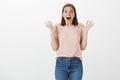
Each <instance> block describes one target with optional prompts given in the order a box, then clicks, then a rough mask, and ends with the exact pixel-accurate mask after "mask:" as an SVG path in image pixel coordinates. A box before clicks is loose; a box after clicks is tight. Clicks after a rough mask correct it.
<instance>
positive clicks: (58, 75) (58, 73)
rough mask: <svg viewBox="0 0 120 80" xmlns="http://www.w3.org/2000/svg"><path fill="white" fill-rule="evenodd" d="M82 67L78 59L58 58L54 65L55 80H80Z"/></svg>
mask: <svg viewBox="0 0 120 80" xmlns="http://www.w3.org/2000/svg"><path fill="white" fill-rule="evenodd" d="M82 75H83V66H82V61H81V60H80V58H77V57H71V58H67V57H58V58H57V59H56V65H55V79H56V80H82Z"/></svg>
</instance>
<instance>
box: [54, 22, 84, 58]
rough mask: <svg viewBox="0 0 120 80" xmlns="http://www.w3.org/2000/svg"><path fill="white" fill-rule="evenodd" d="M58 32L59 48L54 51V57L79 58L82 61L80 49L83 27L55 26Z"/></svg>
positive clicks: (79, 25)
mask: <svg viewBox="0 0 120 80" xmlns="http://www.w3.org/2000/svg"><path fill="white" fill-rule="evenodd" d="M55 27H56V30H57V32H58V40H59V48H58V50H57V51H56V57H79V58H80V59H82V51H81V47H80V40H81V30H82V27H83V25H82V24H80V23H79V24H78V25H77V26H69V27H68V26H62V25H60V24H56V25H55Z"/></svg>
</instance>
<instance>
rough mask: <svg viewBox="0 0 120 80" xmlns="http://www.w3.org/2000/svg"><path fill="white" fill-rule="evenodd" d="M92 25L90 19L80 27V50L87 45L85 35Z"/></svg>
mask: <svg viewBox="0 0 120 80" xmlns="http://www.w3.org/2000/svg"><path fill="white" fill-rule="evenodd" d="M93 25H94V23H92V21H87V23H86V25H85V26H84V27H82V30H81V41H80V46H81V49H82V50H85V49H86V46H87V36H88V31H89V29H90V28H91V27H92V26H93Z"/></svg>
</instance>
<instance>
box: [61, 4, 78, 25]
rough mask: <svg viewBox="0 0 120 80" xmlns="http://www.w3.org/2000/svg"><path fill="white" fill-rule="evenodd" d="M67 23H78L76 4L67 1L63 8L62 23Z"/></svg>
mask: <svg viewBox="0 0 120 80" xmlns="http://www.w3.org/2000/svg"><path fill="white" fill-rule="evenodd" d="M66 23H71V24H72V25H78V20H77V14H76V9H75V7H74V5H72V4H70V3H67V4H65V5H64V6H63V9H62V19H61V25H62V26H65V25H66Z"/></svg>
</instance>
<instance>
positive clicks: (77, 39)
mask: <svg viewBox="0 0 120 80" xmlns="http://www.w3.org/2000/svg"><path fill="white" fill-rule="evenodd" d="M93 25H94V23H93V22H92V21H87V23H86V25H85V26H84V25H83V24H82V23H80V22H78V19H77V14H76V9H75V7H74V5H73V4H70V3H67V4H65V5H64V6H63V9H62V19H61V23H58V24H56V25H55V26H54V27H53V25H52V22H51V21H47V22H46V26H47V27H48V28H49V29H50V31H51V47H52V49H53V50H54V51H56V66H55V79H56V80H82V76H83V65H82V50H85V48H86V46H87V35H88V30H89V29H90V28H91V27H92V26H93Z"/></svg>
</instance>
